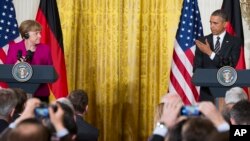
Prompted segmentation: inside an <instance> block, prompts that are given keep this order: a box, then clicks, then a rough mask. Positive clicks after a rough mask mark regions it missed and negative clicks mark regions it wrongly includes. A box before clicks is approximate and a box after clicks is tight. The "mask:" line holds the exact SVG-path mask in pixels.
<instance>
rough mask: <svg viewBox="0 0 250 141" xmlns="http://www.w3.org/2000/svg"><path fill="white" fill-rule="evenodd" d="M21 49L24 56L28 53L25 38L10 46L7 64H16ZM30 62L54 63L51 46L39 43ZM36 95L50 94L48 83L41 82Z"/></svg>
mask: <svg viewBox="0 0 250 141" xmlns="http://www.w3.org/2000/svg"><path fill="white" fill-rule="evenodd" d="M19 51H21V52H22V56H24V57H25V56H26V55H27V51H26V48H25V44H24V40H22V41H21V42H19V43H16V44H12V45H10V46H9V50H8V54H7V58H6V61H5V64H15V63H16V62H17V60H18V58H17V55H18V52H19ZM29 63H30V64H31V65H52V64H53V63H52V57H51V52H50V48H49V46H47V45H45V44H37V45H36V51H35V52H34V55H33V58H32V60H31V62H29ZM34 96H49V88H48V86H47V84H41V85H40V87H39V88H38V89H37V91H36V92H35V94H34Z"/></svg>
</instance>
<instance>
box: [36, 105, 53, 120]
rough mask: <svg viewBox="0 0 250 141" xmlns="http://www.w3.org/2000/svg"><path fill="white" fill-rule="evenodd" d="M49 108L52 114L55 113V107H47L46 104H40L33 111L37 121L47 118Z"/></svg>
mask: <svg viewBox="0 0 250 141" xmlns="http://www.w3.org/2000/svg"><path fill="white" fill-rule="evenodd" d="M49 107H51V108H52V109H53V111H54V112H56V111H57V105H55V104H51V105H48V104H46V103H41V104H40V105H39V106H38V107H36V108H35V109H34V113H35V117H36V118H39V119H43V118H49V117H50V116H49V115H50V114H49Z"/></svg>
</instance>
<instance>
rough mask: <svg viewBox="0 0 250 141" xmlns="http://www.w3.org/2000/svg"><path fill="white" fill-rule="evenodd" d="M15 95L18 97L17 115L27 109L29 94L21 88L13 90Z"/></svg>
mask: <svg viewBox="0 0 250 141" xmlns="http://www.w3.org/2000/svg"><path fill="white" fill-rule="evenodd" d="M12 90H13V91H14V94H15V95H16V97H17V105H16V107H15V113H22V112H23V110H24V107H25V103H26V101H27V99H28V97H27V93H26V92H25V91H24V90H23V89H20V88H12Z"/></svg>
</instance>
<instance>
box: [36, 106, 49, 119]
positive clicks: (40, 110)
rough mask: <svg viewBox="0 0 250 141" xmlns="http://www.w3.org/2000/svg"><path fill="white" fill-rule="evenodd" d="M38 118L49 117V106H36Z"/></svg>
mask: <svg viewBox="0 0 250 141" xmlns="http://www.w3.org/2000/svg"><path fill="white" fill-rule="evenodd" d="M35 116H36V118H49V109H48V107H37V108H35Z"/></svg>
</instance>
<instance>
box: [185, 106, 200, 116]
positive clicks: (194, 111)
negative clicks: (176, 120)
mask: <svg viewBox="0 0 250 141" xmlns="http://www.w3.org/2000/svg"><path fill="white" fill-rule="evenodd" d="M181 115H184V116H200V115H201V112H200V111H199V109H198V107H197V106H194V105H191V106H183V107H182V108H181Z"/></svg>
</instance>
